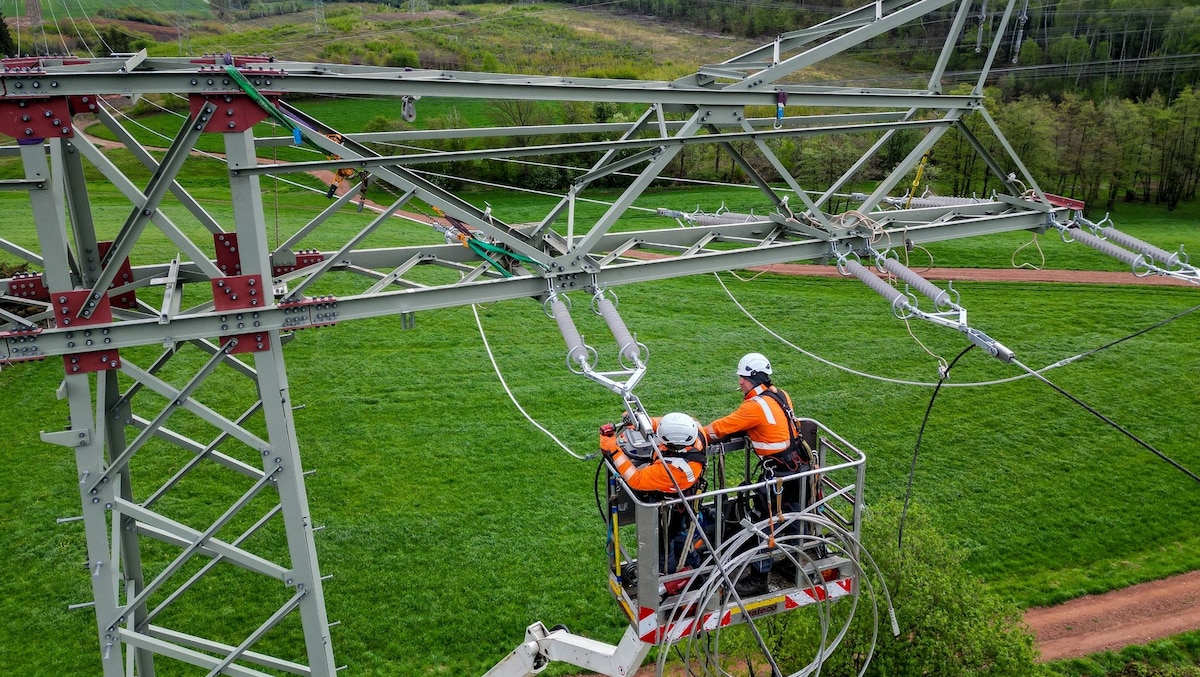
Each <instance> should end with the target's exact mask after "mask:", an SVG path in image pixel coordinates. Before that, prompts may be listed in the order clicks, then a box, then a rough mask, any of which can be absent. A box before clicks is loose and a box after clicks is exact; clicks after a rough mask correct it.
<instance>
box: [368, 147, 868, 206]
mask: <svg viewBox="0 0 1200 677" xmlns="http://www.w3.org/2000/svg"><path fill="white" fill-rule="evenodd" d="M700 138H703V137H700ZM372 143H375V144H378V145H380V146H390V147H392V148H403V149H405V150H421V151H427V152H436V151H433V150H431V149H429V148H422V147H421V146H413V145H411V144H402V143H395V142H390V141H373V142H372ZM490 159H491V160H493V161H498V162H508V163H511V164H519V165H529V166H531V167H545V168H549V169H565V170H568V171H576V172H580V173H587V172H590V171H591V168H590V167H574V166H571V165H561V164H555V163H553V162H536V161H533V160H522V159H520V158H504V157H497V158H490ZM612 176H621V177H625V178H629V179H636V178H638V177H639V176H640V175H639V174H634V173H632V172H613V173H612ZM654 180H655V181H664V182H671V183H686V184H695V185H698V186H717V187H719V188H748V189H752V190H759V188H758V186H754V185H751V184H748V183H729V182H727V181H706V180H704V179H686V178H683V177H675V176H659V177H655V179H654ZM773 190H776V191H779V192H782V193H795V192H796V191H795V190H794V189H792V188H790V187H773ZM838 197H850V195H839V196H838ZM575 199H576V200H584V198H579V197H577V198H575ZM600 204H608V203H603V202H601V203H600Z"/></svg>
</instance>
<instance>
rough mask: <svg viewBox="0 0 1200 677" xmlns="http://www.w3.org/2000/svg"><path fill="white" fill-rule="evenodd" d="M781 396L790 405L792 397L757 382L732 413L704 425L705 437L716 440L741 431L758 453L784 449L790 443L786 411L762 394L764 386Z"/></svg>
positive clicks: (776, 452) (768, 454) (770, 453)
mask: <svg viewBox="0 0 1200 677" xmlns="http://www.w3.org/2000/svg"><path fill="white" fill-rule="evenodd" d="M768 387H769V388H770V389H771V390H773V391H775V392H777V393H779V394H781V395H783V399H784V401H785V402H787V403H788V408H789V409H791V407H792V398H791V397H790V396H788V394H787V393H786V392H784V391H783V390H781V389H779V388H776V387H775V386H767V385H765V384H764V385H760V386H756V387H755V388H753V389H752V390H750V391H749V392H747V393H746V398H745V399H744V400H742V404H741V405H740V406H739V407H738V408H737V409H735V410H734V411H733V413H732V414H730V415H728V416H725V417H722V418H719V419H717V420H715V421H713V422H712V423H710V424H708V427H707V428H705V430H706V431H707V432H708V437H709V439H713V440H716V439H720V438H722V437H728V436H730V435H733V434H736V433H745V434H746V437H749V438H750V446H751V447H753V448H754V453H756V454H758V455H759V456H770V455H772V454H778V453H779V452H781V451H786V450H787V448H788V446H789V445H790V444H791V440H792V437H791V432H790V431H789V430H788V421H787V412H785V411H784V410H783V408H782V407H780V406H779V403H778V402H776V401H775V400H774V399H773V398H772V397H770V396H768V395H764V394H763V393H764V392H765V391H766V390H767V388H768Z"/></svg>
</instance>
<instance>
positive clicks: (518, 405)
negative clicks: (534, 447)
mask: <svg viewBox="0 0 1200 677" xmlns="http://www.w3.org/2000/svg"><path fill="white" fill-rule="evenodd" d="M471 312H472V313H473V314H474V315H475V326H476V327H479V338H480V339H482V340H483V349H484V350H486V351H487V356H488V359H489V360H491V362H492V369H494V370H495V371H496V378H497V379H499V380H500V385H501V386H503V388H504V392H505V393H508V399H510V400H512V403H513V406H515V407H516V408H517V411H519V412H521V415H522V416H524V417H525V420H527V421H529V422H530V423H532V424H533V425H534V427H535V428H537V429H538V430H540V431H542V432H543V433H545V434H546V436H547V437H549V438H550V439H552V440H554V443H555V444H557V445H558V446H559V447H562V450H563V451H565V452H567V453H568V454H570V455H571V456H573V457H575V458H577V459H579V460H581V461H588V460H591V459H593V458H595V454H589V455H587V456H580V455H579V454H577V453H575V452H574V451H572V450H571V448H570V447H568V446H567V445H565V444H563V443H562V440H560V439H558V438H557V437H555V436H554V433H552V432H550V431H549V430H546V428H545V427H544V426H542V424H541V423H538V422H537V421H535V420H534V419H533V417H532V416H530V415H529V412H527V411H525V408H524V407H522V406H521V403H520V402H518V401H517V398H516V396H515V395H513V392H512V390H511V389H509V387H508V382H507V381H505V380H504V374H501V373H500V365H498V364H496V356H495V355H493V354H492V346H491V344H490V343H488V340H487V334H485V333H484V331H483V322H481V321H480V320H479V306H478V305H477V304H474V303H472V304H471Z"/></svg>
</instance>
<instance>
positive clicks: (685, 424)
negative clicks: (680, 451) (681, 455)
mask: <svg viewBox="0 0 1200 677" xmlns="http://www.w3.org/2000/svg"><path fill="white" fill-rule="evenodd" d="M658 437H659V439H661V440H662V441H663V443H664V444H669V445H671V446H675V447H687V446H691V445H693V444H695V443H696V440H697V439H699V437H700V424H699V423H696V419H694V418H692V417H691V416H688V415H687V414H681V413H679V412H677V411H673V412H671V413H669V414H667V415H666V416H663V417H662V419H660V420H659V422H658Z"/></svg>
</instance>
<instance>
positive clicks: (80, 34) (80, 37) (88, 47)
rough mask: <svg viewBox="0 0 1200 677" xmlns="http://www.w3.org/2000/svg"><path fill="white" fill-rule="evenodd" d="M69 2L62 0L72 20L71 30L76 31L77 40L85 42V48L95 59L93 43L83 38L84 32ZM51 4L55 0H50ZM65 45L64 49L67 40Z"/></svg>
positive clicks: (64, 45)
mask: <svg viewBox="0 0 1200 677" xmlns="http://www.w3.org/2000/svg"><path fill="white" fill-rule="evenodd" d="M67 2H68V0H62V4H63V11H64V12H66V13H67V20H68V21H70V22H71V30H73V31H75V38H76V40H78V41H79V42H82V43H83V48H84V49H86V50H87V53H88V55H89V56H91V57H92V58H93V59H94V58H96V53H95V52H93V51H92V47H91V45H89V44H88V43H87V40H85V39H84V38H83V32H82V31H80V30H79V24H78V23H76V22H75V17H74V16H72V15H71V6H70V5H69V4H67ZM50 5H51V6H53V5H54V0H50ZM51 11H53V9H51ZM63 47H64V49H65V48H66V43H65V42H64V43H63Z"/></svg>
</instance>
